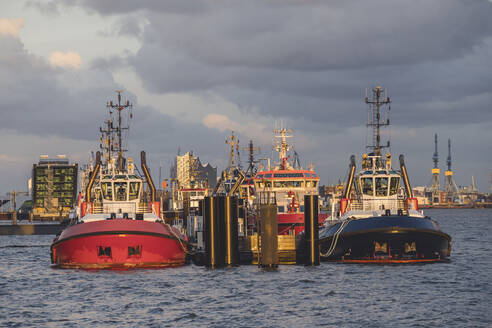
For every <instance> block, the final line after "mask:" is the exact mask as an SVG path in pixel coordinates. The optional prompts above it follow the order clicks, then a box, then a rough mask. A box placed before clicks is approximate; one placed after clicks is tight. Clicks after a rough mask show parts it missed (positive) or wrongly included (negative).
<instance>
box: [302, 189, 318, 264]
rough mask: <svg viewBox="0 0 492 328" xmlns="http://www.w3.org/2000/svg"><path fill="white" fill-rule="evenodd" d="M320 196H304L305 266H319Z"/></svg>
mask: <svg viewBox="0 0 492 328" xmlns="http://www.w3.org/2000/svg"><path fill="white" fill-rule="evenodd" d="M318 230H319V227H318V196H317V195H305V196H304V249H305V264H306V265H312V266H316V265H319V260H320V254H319V231H318Z"/></svg>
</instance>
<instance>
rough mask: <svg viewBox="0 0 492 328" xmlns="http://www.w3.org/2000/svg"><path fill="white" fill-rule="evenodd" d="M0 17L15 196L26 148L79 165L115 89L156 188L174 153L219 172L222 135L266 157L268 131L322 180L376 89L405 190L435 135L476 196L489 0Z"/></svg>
mask: <svg viewBox="0 0 492 328" xmlns="http://www.w3.org/2000/svg"><path fill="white" fill-rule="evenodd" d="M0 15H1V16H0V49H1V52H0V112H1V114H2V119H1V120H0V136H1V140H2V141H3V142H2V147H1V148H0V179H1V180H0V181H1V182H2V184H1V187H0V194H4V193H5V192H7V191H11V190H13V189H16V190H25V189H26V181H27V179H28V178H29V176H30V170H31V167H32V163H34V162H36V161H37V160H38V159H39V155H41V154H49V155H51V156H54V155H57V154H67V155H68V156H69V157H70V158H71V159H72V160H73V161H76V162H79V163H80V164H83V163H86V162H87V161H88V158H89V154H90V151H91V150H97V149H98V145H99V142H98V138H99V133H98V128H99V125H100V124H101V123H102V121H103V120H104V119H105V117H106V107H105V105H106V102H107V101H108V100H110V99H115V93H114V90H116V89H121V90H124V96H125V97H126V98H128V99H129V100H130V101H131V102H132V103H133V104H134V108H133V117H134V120H133V123H132V129H131V132H130V136H129V147H130V149H131V151H132V152H131V153H133V154H138V152H139V151H140V150H146V151H147V157H148V161H149V162H150V166H151V171H152V174H153V176H154V178H155V179H157V177H158V172H159V167H162V172H163V174H162V175H163V177H167V176H168V170H169V165H170V163H171V162H172V160H173V156H175V154H176V152H177V151H178V148H180V149H181V151H182V152H185V151H188V150H193V151H194V152H195V153H196V154H198V155H199V156H200V158H201V159H202V162H210V163H212V164H213V165H217V166H218V167H219V169H222V168H224V166H225V165H226V163H227V148H226V147H227V145H226V144H225V142H224V141H225V138H226V136H227V135H229V134H230V129H234V131H235V132H236V134H238V135H239V139H240V142H241V144H242V146H246V144H247V142H248V141H249V140H250V139H253V140H254V142H255V143H256V144H257V145H259V146H260V148H261V155H260V156H262V157H266V156H272V151H271V148H272V147H271V145H272V132H271V130H272V129H273V127H274V126H275V125H276V124H279V122H282V124H283V125H284V126H287V127H290V128H292V129H293V130H294V138H293V139H292V142H293V143H294V147H295V149H296V150H297V152H298V153H299V155H300V156H301V162H302V164H303V165H304V166H307V165H308V164H309V163H310V162H312V163H313V164H314V165H315V167H316V170H317V171H318V173H319V174H320V175H321V177H322V183H325V184H326V183H334V182H336V181H338V179H340V178H342V179H343V178H344V176H345V174H346V168H347V165H348V159H349V157H350V155H351V154H356V155H357V156H358V157H359V155H360V154H361V153H362V152H363V151H364V149H365V142H366V135H367V133H366V126H365V123H366V119H367V107H366V105H365V104H364V96H365V89H366V88H371V87H374V86H377V85H382V86H383V87H386V88H387V90H388V93H389V96H390V97H391V99H392V107H391V108H392V109H391V120H392V127H391V131H390V132H389V133H388V134H389V135H390V136H391V143H392V149H391V151H392V153H393V155H394V158H395V159H396V158H397V156H398V154H400V153H403V154H405V155H406V162H407V166H408V170H409V174H410V177H411V178H412V184H413V185H424V184H429V183H430V180H431V174H430V169H431V167H432V154H433V151H434V143H433V140H434V133H437V134H438V135H439V152H440V168H441V170H442V171H444V170H445V160H446V157H447V139H448V138H451V140H452V146H453V149H452V156H453V170H454V172H455V180H456V182H457V184H458V185H469V184H470V182H471V177H472V175H473V176H475V178H476V181H477V184H478V187H479V189H480V190H482V191H488V190H490V180H491V177H490V174H492V143H491V142H492V19H490V18H491V17H492V2H490V1H487V0H462V1H455V0H433V1H429V0H411V1H410V0H409V1H394V0H373V1H365V0H359V1H355V0H354V1H351V0H349V1H347V0H343V1H342V0H340V1H336V0H335V1H316V0H312V1H309V0H303V1H296V0H264V1H239V0H238V1H221V0H202V1H199V0H196V1H192V0H190V1H182V0H169V1H163V0H156V1H151V0H147V1H134V0H119V1H98V0H65V1H62V0H60V1H56V0H48V1H34V0H28V1H2V2H0ZM241 155H242V158H243V159H246V158H247V155H246V153H242V154H241ZM395 162H396V160H395ZM395 164H396V163H395ZM441 184H444V177H442V179H441Z"/></svg>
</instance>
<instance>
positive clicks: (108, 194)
mask: <svg viewBox="0 0 492 328" xmlns="http://www.w3.org/2000/svg"><path fill="white" fill-rule="evenodd" d="M101 190H102V193H103V197H104V199H105V200H113V186H112V185H111V182H103V183H101Z"/></svg>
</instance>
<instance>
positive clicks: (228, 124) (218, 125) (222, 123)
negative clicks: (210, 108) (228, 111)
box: [203, 113, 239, 132]
mask: <svg viewBox="0 0 492 328" xmlns="http://www.w3.org/2000/svg"><path fill="white" fill-rule="evenodd" d="M203 124H204V125H205V126H206V127H207V128H210V129H217V130H219V131H221V132H224V131H226V130H230V129H233V130H237V128H238V126H239V125H238V124H237V123H235V122H233V121H231V120H230V119H229V117H227V116H225V115H221V114H214V113H213V114H208V115H207V116H205V117H204V118H203Z"/></svg>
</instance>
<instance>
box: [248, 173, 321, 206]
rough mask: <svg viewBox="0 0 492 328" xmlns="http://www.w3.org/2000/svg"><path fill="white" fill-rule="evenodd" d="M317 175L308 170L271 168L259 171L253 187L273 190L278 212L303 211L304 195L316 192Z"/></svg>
mask: <svg viewBox="0 0 492 328" xmlns="http://www.w3.org/2000/svg"><path fill="white" fill-rule="evenodd" d="M319 179H320V178H319V176H318V175H317V174H316V172H314V171H309V170H272V171H262V172H259V173H258V174H257V175H256V176H255V178H254V185H255V189H256V190H257V191H260V192H275V195H276V201H277V211H278V213H297V212H304V195H309V194H318V183H319Z"/></svg>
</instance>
